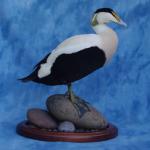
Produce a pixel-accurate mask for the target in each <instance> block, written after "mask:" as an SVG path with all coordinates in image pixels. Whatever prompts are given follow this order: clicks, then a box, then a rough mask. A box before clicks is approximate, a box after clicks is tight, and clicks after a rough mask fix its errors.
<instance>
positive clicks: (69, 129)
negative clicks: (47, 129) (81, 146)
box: [58, 121, 76, 132]
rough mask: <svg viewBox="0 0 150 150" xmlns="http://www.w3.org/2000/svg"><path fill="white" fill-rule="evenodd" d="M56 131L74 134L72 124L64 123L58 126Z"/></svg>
mask: <svg viewBox="0 0 150 150" xmlns="http://www.w3.org/2000/svg"><path fill="white" fill-rule="evenodd" d="M58 130H59V131H64V132H74V131H75V130H76V129H75V126H74V124H73V123H72V122H69V121H64V122H62V123H60V124H59V126H58Z"/></svg>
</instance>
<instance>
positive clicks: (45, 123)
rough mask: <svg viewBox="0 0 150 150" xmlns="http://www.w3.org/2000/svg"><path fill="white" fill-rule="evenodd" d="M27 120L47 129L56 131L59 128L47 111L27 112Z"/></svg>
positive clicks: (35, 109) (32, 110) (36, 109)
mask: <svg viewBox="0 0 150 150" xmlns="http://www.w3.org/2000/svg"><path fill="white" fill-rule="evenodd" d="M27 119H28V120H29V122H31V123H32V124H34V125H36V126H38V127H40V128H46V129H55V128H57V123H56V121H55V120H54V119H53V118H52V117H51V116H50V115H49V113H48V112H47V111H45V110H42V109H38V108H32V109H29V110H28V112H27Z"/></svg>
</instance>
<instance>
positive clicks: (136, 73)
mask: <svg viewBox="0 0 150 150" xmlns="http://www.w3.org/2000/svg"><path fill="white" fill-rule="evenodd" d="M99 7H111V8H113V9H114V10H116V11H117V12H119V14H120V16H122V18H123V19H124V20H125V21H126V22H127V24H128V28H126V29H125V28H122V27H119V26H116V25H112V26H113V27H114V28H115V30H116V31H117V33H118V35H119V38H120V43H119V47H118V51H117V53H116V55H115V57H114V58H113V59H112V61H111V63H110V64H109V65H107V66H106V67H105V68H103V69H101V70H98V71H96V72H95V73H93V74H91V75H90V76H88V77H86V78H84V79H82V80H80V81H78V82H76V83H75V84H74V90H75V92H76V93H77V94H78V95H80V96H81V97H83V98H85V99H87V100H88V101H89V102H90V103H92V104H93V105H94V106H95V107H97V109H99V110H101V111H102V112H103V114H104V115H105V116H106V117H107V119H108V120H109V121H111V122H113V123H115V124H116V125H117V126H118V127H119V136H118V137H117V138H116V139H113V140H110V141H106V142H98V143H88V144H87V143H85V144H84V143H83V144H79V143H62V142H58V143H53V142H51V143H48V142H40V141H35V140H31V139H26V138H23V137H21V136H19V135H17V134H16V132H15V127H16V124H17V123H18V122H20V121H22V120H23V119H25V117H26V111H27V110H28V109H29V108H32V107H40V108H44V107H45V99H46V98H47V97H48V96H49V95H50V94H54V93H64V92H65V91H66V87H65V86H53V87H48V86H44V85H39V84H35V83H28V84H23V83H20V82H18V81H17V80H16V79H17V78H18V77H22V76H24V75H26V74H28V73H30V72H31V70H32V68H33V66H34V64H36V63H37V62H38V61H39V60H40V59H41V58H42V57H43V56H45V55H46V54H47V53H48V52H49V51H50V50H52V49H53V48H54V47H55V46H56V45H57V44H58V43H60V42H61V41H63V40H64V39H66V38H67V37H70V36H72V35H76V34H83V33H91V32H92V33H93V30H92V29H91V27H90V19H91V16H92V12H93V11H95V10H96V9H97V8H99ZM149 20H150V1H149V0H124V1H121V0H118V1H116V0H0V65H1V66H0V79H1V80H0V150H20V149H21V150H45V149H52V150H59V149H66V150H69V149H72V150H76V149H78V150H82V149H87V150H116V149H122V150H127V149H128V150H141V149H142V150H149V149H150V117H149V114H150V90H149V89H150V38H149V37H150V36H149V35H150V34H149V33H150V21H149Z"/></svg>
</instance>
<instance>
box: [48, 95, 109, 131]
mask: <svg viewBox="0 0 150 150" xmlns="http://www.w3.org/2000/svg"><path fill="white" fill-rule="evenodd" d="M76 98H77V99H80V98H79V97H76ZM80 100H81V99H80ZM46 105H47V108H48V110H49V112H50V113H51V114H52V115H53V116H54V117H55V118H56V119H58V120H59V121H66V120H68V121H70V122H73V123H74V124H75V126H76V127H79V128H87V129H102V128H105V127H106V126H107V121H106V120H105V118H104V117H103V116H102V114H101V113H100V112H98V111H97V110H96V109H95V108H94V107H92V106H90V105H89V108H90V111H88V112H86V113H85V114H84V115H83V116H82V117H79V114H78V112H77V110H76V109H75V107H74V105H73V104H72V103H71V102H70V100H69V99H68V96H66V95H64V94H57V95H53V96H50V97H49V98H48V99H47V102H46Z"/></svg>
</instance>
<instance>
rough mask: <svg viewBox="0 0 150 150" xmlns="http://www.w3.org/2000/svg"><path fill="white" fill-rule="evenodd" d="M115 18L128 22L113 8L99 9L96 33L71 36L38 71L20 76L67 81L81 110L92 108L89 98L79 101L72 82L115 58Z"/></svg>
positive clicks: (55, 82) (56, 82)
mask: <svg viewBox="0 0 150 150" xmlns="http://www.w3.org/2000/svg"><path fill="white" fill-rule="evenodd" d="M109 22H114V23H117V24H120V25H124V26H126V24H125V23H124V22H123V21H122V20H121V18H120V17H119V16H118V15H117V14H116V13H115V12H114V11H113V10H112V9H110V8H101V9H97V10H96V11H95V12H94V15H93V18H92V22H91V25H92V27H93V29H94V31H95V32H96V34H83V35H76V36H73V37H70V38H68V39H66V40H65V41H63V42H62V43H61V44H59V45H58V46H57V47H56V48H55V49H54V50H53V51H52V52H51V53H49V54H48V55H47V56H46V57H44V59H43V60H41V61H40V62H39V63H38V64H37V65H36V66H35V69H34V71H33V72H32V73H31V74H30V75H28V76H27V77H24V78H22V79H20V80H21V81H23V82H27V81H34V82H37V83H43V84H46V85H67V86H68V94H69V99H70V101H71V102H72V104H73V105H74V106H75V108H76V109H78V111H79V113H80V114H81V115H83V112H85V111H88V110H89V109H88V105H87V104H86V103H85V102H81V101H80V102H79V101H76V98H75V95H74V94H73V91H72V88H71V83H72V82H74V81H77V80H80V79H81V78H83V77H85V76H87V75H89V74H90V73H92V72H94V71H95V70H97V69H99V68H101V67H103V66H104V65H105V64H107V62H109V60H110V59H111V58H112V56H113V54H114V53H115V51H116V49H117V45H118V37H117V34H116V33H115V31H113V30H112V29H111V28H110V27H108V26H107V25H106V24H107V23H109Z"/></svg>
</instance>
